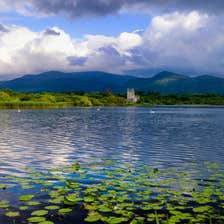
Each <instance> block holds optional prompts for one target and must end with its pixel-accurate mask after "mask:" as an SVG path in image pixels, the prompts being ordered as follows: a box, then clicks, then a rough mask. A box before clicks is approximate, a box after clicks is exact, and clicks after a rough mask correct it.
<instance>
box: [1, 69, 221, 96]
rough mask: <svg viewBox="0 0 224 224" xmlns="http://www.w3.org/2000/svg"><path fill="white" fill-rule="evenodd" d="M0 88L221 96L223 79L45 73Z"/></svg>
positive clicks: (4, 83) (23, 90) (163, 75)
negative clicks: (136, 91) (135, 91)
mask: <svg viewBox="0 0 224 224" xmlns="http://www.w3.org/2000/svg"><path fill="white" fill-rule="evenodd" d="M0 88H1V89H5V88H9V89H12V90H14V91H19V92H45V91H52V92H70V91H85V92H102V91H105V90H107V89H111V90H112V91H113V92H123V93H124V92H126V90H127V88H135V89H136V90H138V91H153V92H161V93H170V94H172V93H173V94H176V93H177V94H178V93H218V94H224V79H223V78H219V77H215V76H209V75H203V76H197V77H189V76H185V75H182V74H176V73H172V72H168V71H164V72H160V73H158V74H157V75H155V76H153V77H150V78H139V77H134V76H129V75H116V74H111V73H105V72H98V71H91V72H74V73H63V72H58V71H51V72H45V73H41V74H38V75H25V76H23V77H21V78H17V79H13V80H11V81H5V82H0Z"/></svg>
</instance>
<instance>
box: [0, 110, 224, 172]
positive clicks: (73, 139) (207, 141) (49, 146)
mask: <svg viewBox="0 0 224 224" xmlns="http://www.w3.org/2000/svg"><path fill="white" fill-rule="evenodd" d="M223 148H224V108H201V107H200V108H196V107H155V108H148V107H146V108H144V107H121V108H119V107H118V108H117V107H115V108H110V107H109V108H100V109H97V108H71V109H53V110H52V109H49V110H22V111H21V112H20V113H19V112H18V111H17V110H1V111H0V152H1V153H0V161H1V167H0V172H1V173H2V174H17V175H19V173H20V172H22V170H24V168H26V167H36V168H39V169H45V168H50V167H56V166H59V165H65V164H67V163H69V162H71V161H73V160H75V159H78V160H81V161H88V160H89V159H91V158H92V157H95V158H102V157H103V158H114V159H124V160H127V161H131V162H133V163H134V162H135V161H143V162H144V163H146V164H149V165H155V164H156V165H158V166H170V165H172V166H185V164H188V163H189V162H197V163H201V162H203V161H207V160H210V161H216V162H220V163H222V162H224V150H223Z"/></svg>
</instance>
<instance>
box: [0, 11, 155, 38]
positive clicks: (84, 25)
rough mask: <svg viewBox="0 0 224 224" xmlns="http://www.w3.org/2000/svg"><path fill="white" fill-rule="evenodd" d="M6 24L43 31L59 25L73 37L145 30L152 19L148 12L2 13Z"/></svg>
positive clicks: (110, 34) (111, 34)
mask: <svg viewBox="0 0 224 224" xmlns="http://www.w3.org/2000/svg"><path fill="white" fill-rule="evenodd" d="M1 17H2V21H3V22H4V24H11V23H13V24H16V25H19V26H25V27H28V28H30V29H31V30H33V31H41V30H44V29H46V27H53V26H57V27H60V28H62V29H63V30H65V31H66V32H68V33H69V34H70V35H71V36H72V37H75V38H81V37H82V36H84V35H86V34H96V35H97V34H100V35H109V36H116V35H119V34H120V33H122V32H132V31H135V30H144V29H145V28H146V27H147V26H148V24H149V22H150V19H151V16H150V15H147V14H146V13H144V14H140V13H134V14H128V13H125V14H116V15H108V16H105V17H97V18H79V19H78V18H76V19H71V18H67V17H64V16H61V15H56V16H49V17H30V16H29V17H27V16H23V15H20V14H18V13H15V12H14V13H1Z"/></svg>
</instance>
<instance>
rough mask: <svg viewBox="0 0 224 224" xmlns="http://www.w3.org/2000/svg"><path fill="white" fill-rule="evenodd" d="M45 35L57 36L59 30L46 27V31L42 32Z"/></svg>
mask: <svg viewBox="0 0 224 224" xmlns="http://www.w3.org/2000/svg"><path fill="white" fill-rule="evenodd" d="M44 34H45V35H55V36H59V35H60V32H57V31H55V30H54V29H51V28H48V29H46V31H45V32H44Z"/></svg>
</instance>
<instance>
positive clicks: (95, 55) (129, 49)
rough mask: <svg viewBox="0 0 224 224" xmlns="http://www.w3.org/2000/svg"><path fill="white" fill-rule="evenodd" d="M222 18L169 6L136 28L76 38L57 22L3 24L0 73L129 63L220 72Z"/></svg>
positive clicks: (118, 67) (127, 66) (114, 68)
mask: <svg viewBox="0 0 224 224" xmlns="http://www.w3.org/2000/svg"><path fill="white" fill-rule="evenodd" d="M223 22H224V18H223V17H222V16H215V15H210V14H207V13H202V12H198V11H191V12H172V13H167V14H164V15H160V16H154V17H153V18H152V19H151V22H150V24H149V25H148V27H147V28H146V29H145V30H144V31H141V32H135V31H133V32H130V33H128V32H123V33H121V34H120V35H118V36H105V35H86V36H84V37H83V38H82V39H75V38H72V37H71V36H70V35H69V34H68V33H66V32H65V31H64V30H62V29H60V28H58V27H51V28H47V29H46V30H43V31H40V32H34V31H32V30H30V29H28V28H26V27H21V26H15V25H11V26H4V29H6V30H8V31H9V32H1V34H0V68H1V69H0V75H6V74H9V75H10V74H16V75H17V76H19V75H21V74H27V73H39V72H43V71H48V70H61V71H85V70H101V71H108V72H118V73H122V71H124V70H132V69H135V70H136V69H149V70H151V71H158V70H164V69H166V70H171V71H176V72H189V71H190V72H192V73H190V74H219V75H222V74H223V71H224V51H223V48H224V36H223V33H224V25H223V24H224V23H223ZM49 33H50V34H51V35H49ZM59 33H60V35H57V34H59ZM46 34H48V35H46ZM52 34H53V35H52Z"/></svg>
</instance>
